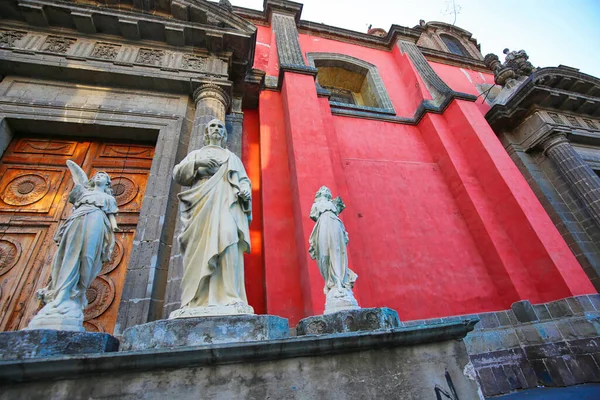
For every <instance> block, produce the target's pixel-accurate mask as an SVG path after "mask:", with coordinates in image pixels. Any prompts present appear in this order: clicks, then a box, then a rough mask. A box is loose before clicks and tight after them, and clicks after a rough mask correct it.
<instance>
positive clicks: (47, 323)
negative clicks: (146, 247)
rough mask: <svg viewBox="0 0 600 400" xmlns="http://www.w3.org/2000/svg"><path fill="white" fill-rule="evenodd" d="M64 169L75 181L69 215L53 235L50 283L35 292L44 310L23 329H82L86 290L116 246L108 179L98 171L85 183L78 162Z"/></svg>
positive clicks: (115, 230)
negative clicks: (53, 251) (54, 247)
mask: <svg viewBox="0 0 600 400" xmlns="http://www.w3.org/2000/svg"><path fill="white" fill-rule="evenodd" d="M67 166H68V167H69V170H70V171H71V174H72V176H73V182H74V183H75V186H74V187H73V190H71V192H70V193H69V202H70V203H72V204H73V211H72V212H71V215H70V216H69V218H67V220H66V221H65V222H64V223H63V224H62V225H61V226H60V228H59V229H58V231H57V232H56V234H55V235H54V240H55V241H56V243H57V244H58V250H57V251H56V254H55V255H54V260H53V261H52V270H51V280H50V283H49V284H48V286H47V287H46V288H44V289H40V290H38V292H37V296H38V298H40V300H42V302H43V303H44V304H45V306H44V307H43V308H42V309H41V310H40V311H39V312H38V313H37V314H36V315H35V316H34V317H33V319H32V320H31V322H30V323H29V325H28V326H27V328H26V329H56V330H66V331H84V328H83V310H84V309H85V307H87V298H86V291H87V289H88V288H89V286H90V284H91V283H92V281H93V280H94V279H95V278H96V276H97V275H98V273H99V272H100V269H101V268H102V263H103V262H106V261H108V260H109V259H110V256H111V254H112V251H113V248H114V246H115V237H114V233H113V232H117V231H118V227H117V220H116V214H117V212H118V208H117V202H116V200H115V198H114V197H113V195H112V190H111V182H110V177H109V176H108V174H107V173H106V172H98V173H96V174H95V175H94V177H93V178H92V179H90V180H88V177H87V175H86V174H85V172H83V170H82V169H81V168H80V167H79V166H78V165H77V164H75V163H74V162H72V161H67Z"/></svg>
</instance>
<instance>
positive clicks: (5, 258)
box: [0, 238, 21, 275]
mask: <svg viewBox="0 0 600 400" xmlns="http://www.w3.org/2000/svg"><path fill="white" fill-rule="evenodd" d="M20 257H21V245H20V244H19V242H16V241H13V240H10V239H6V238H4V239H2V240H0V275H4V274H5V273H7V272H8V271H10V270H11V269H12V268H13V267H14V266H15V265H17V262H18V261H19V258H20Z"/></svg>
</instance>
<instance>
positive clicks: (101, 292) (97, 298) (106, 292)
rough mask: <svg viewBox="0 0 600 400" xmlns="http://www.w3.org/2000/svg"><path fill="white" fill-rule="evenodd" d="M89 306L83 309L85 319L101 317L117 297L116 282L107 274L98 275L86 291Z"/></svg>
mask: <svg viewBox="0 0 600 400" xmlns="http://www.w3.org/2000/svg"><path fill="white" fill-rule="evenodd" d="M85 296H86V297H87V301H88V306H87V308H86V309H85V310H84V311H83V316H84V321H89V320H90V319H92V318H96V317H99V316H100V315H102V313H103V312H104V311H106V310H108V307H110V305H111V304H112V302H113V300H114V299H115V284H114V283H113V281H112V280H111V279H110V278H109V277H107V276H102V275H100V276H98V277H96V279H94V281H93V282H92V284H91V285H90V287H89V288H88V289H87V291H86V292H85Z"/></svg>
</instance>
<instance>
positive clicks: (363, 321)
mask: <svg viewBox="0 0 600 400" xmlns="http://www.w3.org/2000/svg"><path fill="white" fill-rule="evenodd" d="M399 326H400V319H399V318H398V313H397V312H396V311H394V310H392V309H391V308H362V309H358V310H346V311H338V312H336V313H332V314H324V315H315V316H313V317H308V318H304V319H302V320H300V322H298V325H297V326H296V333H297V335H298V336H300V335H321V334H326V333H343V332H357V331H375V330H378V329H392V328H397V327H399Z"/></svg>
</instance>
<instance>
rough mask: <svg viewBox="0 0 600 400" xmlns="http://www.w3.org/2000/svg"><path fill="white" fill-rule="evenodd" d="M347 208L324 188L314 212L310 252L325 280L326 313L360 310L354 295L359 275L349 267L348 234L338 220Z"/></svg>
mask: <svg viewBox="0 0 600 400" xmlns="http://www.w3.org/2000/svg"><path fill="white" fill-rule="evenodd" d="M344 208H346V205H345V204H344V202H343V201H342V199H341V198H339V197H336V198H335V199H333V198H332V195H331V191H330V190H329V188H327V187H326V186H322V187H321V188H320V189H319V191H318V192H317V194H316V196H315V202H314V203H313V205H312V208H311V210H310V218H311V219H312V220H313V221H316V224H315V227H314V228H313V231H312V233H311V234H310V238H309V240H308V241H309V244H310V247H309V250H308V252H309V254H310V257H311V258H312V259H313V260H316V261H317V265H318V266H319V270H320V271H321V275H322V276H323V279H324V280H325V288H324V289H323V290H324V292H325V296H326V301H325V314H330V313H333V312H336V311H342V310H352V309H359V308H360V307H359V306H358V303H357V301H356V299H355V298H354V294H353V293H352V288H353V287H354V282H355V281H356V279H357V278H358V276H357V275H356V274H355V273H354V272H353V271H352V270H351V269H350V268H348V250H347V245H348V232H346V229H345V228H344V224H343V223H342V221H341V220H340V219H339V217H338V215H340V213H341V212H342V211H343V210H344Z"/></svg>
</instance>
